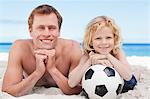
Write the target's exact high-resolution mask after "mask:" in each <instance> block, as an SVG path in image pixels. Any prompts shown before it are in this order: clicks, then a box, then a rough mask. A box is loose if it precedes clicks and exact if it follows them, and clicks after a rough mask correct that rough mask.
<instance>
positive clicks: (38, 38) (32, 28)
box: [2, 5, 81, 96]
mask: <svg viewBox="0 0 150 99" xmlns="http://www.w3.org/2000/svg"><path fill="white" fill-rule="evenodd" d="M61 23H62V17H61V15H60V14H59V12H58V11H57V10H56V9H55V8H53V7H52V6H50V5H41V6H38V7H37V8H35V9H34V10H33V11H32V13H31V15H30V16H29V19H28V25H29V32H30V35H31V37H32V39H27V40H17V41H15V42H14V44H13V46H12V48H11V50H10V53H9V59H8V67H7V70H6V73H5V75H4V80H3V85H2V91H4V92H7V93H9V94H11V95H13V96H22V95H25V94H28V93H29V91H31V90H32V88H33V87H34V86H45V87H52V86H54V87H59V88H60V89H61V90H62V92H64V93H65V94H78V93H79V92H80V91H81V86H77V87H75V88H70V87H69V86H68V83H67V82H68V75H69V73H70V72H71V71H72V70H73V69H74V68H75V67H76V66H77V65H78V63H79V60H80V58H81V50H80V45H79V43H77V42H75V41H72V40H67V39H62V38H58V37H59V36H60V28H61Z"/></svg>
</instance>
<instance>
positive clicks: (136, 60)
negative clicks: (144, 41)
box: [0, 52, 150, 68]
mask: <svg viewBox="0 0 150 99" xmlns="http://www.w3.org/2000/svg"><path fill="white" fill-rule="evenodd" d="M7 60H8V53H5V52H4V53H0V61H7ZM127 60H128V62H129V64H131V65H140V66H144V67H145V66H146V67H149V68H150V57H149V56H127Z"/></svg>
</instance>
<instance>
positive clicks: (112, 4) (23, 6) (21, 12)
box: [0, 0, 150, 43]
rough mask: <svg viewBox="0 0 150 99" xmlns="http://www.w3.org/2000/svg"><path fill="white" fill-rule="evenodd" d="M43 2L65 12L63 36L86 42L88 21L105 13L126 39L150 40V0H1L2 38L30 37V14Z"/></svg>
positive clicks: (132, 41)
mask: <svg viewBox="0 0 150 99" xmlns="http://www.w3.org/2000/svg"><path fill="white" fill-rule="evenodd" d="M41 4H49V5H52V6H53V7H55V8H56V9H57V10H58V11H59V12H60V14H61V15H62V17H63V24H62V28H61V37H63V38H67V39H73V40H77V41H79V42H82V40H83V36H84V31H85V27H86V25H87V24H88V22H89V21H90V20H91V19H93V18H95V17H96V16H101V15H105V16H109V17H111V18H113V19H114V20H115V22H116V23H117V25H118V26H119V27H120V30H121V34H122V39H123V42H124V43H150V19H149V18H150V2H149V0H0V42H14V41H15V40H17V39H28V38H30V35H29V32H28V24H27V21H28V16H29V15H30V13H31V11H32V10H33V9H34V8H35V7H37V6H39V5H41Z"/></svg>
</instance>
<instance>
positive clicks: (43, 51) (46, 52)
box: [34, 49, 55, 56]
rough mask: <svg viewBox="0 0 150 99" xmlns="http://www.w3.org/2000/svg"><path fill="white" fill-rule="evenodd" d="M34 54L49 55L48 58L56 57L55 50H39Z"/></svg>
mask: <svg viewBox="0 0 150 99" xmlns="http://www.w3.org/2000/svg"><path fill="white" fill-rule="evenodd" d="M34 53H37V54H42V55H47V56H54V55H55V49H51V50H46V49H37V50H35V51H34Z"/></svg>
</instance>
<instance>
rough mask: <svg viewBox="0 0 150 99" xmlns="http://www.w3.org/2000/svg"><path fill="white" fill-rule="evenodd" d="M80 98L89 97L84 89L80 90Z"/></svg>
mask: <svg viewBox="0 0 150 99" xmlns="http://www.w3.org/2000/svg"><path fill="white" fill-rule="evenodd" d="M81 96H85V97H86V98H87V99H89V96H88V94H87V92H86V91H85V90H84V88H83V89H82V94H81Z"/></svg>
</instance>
